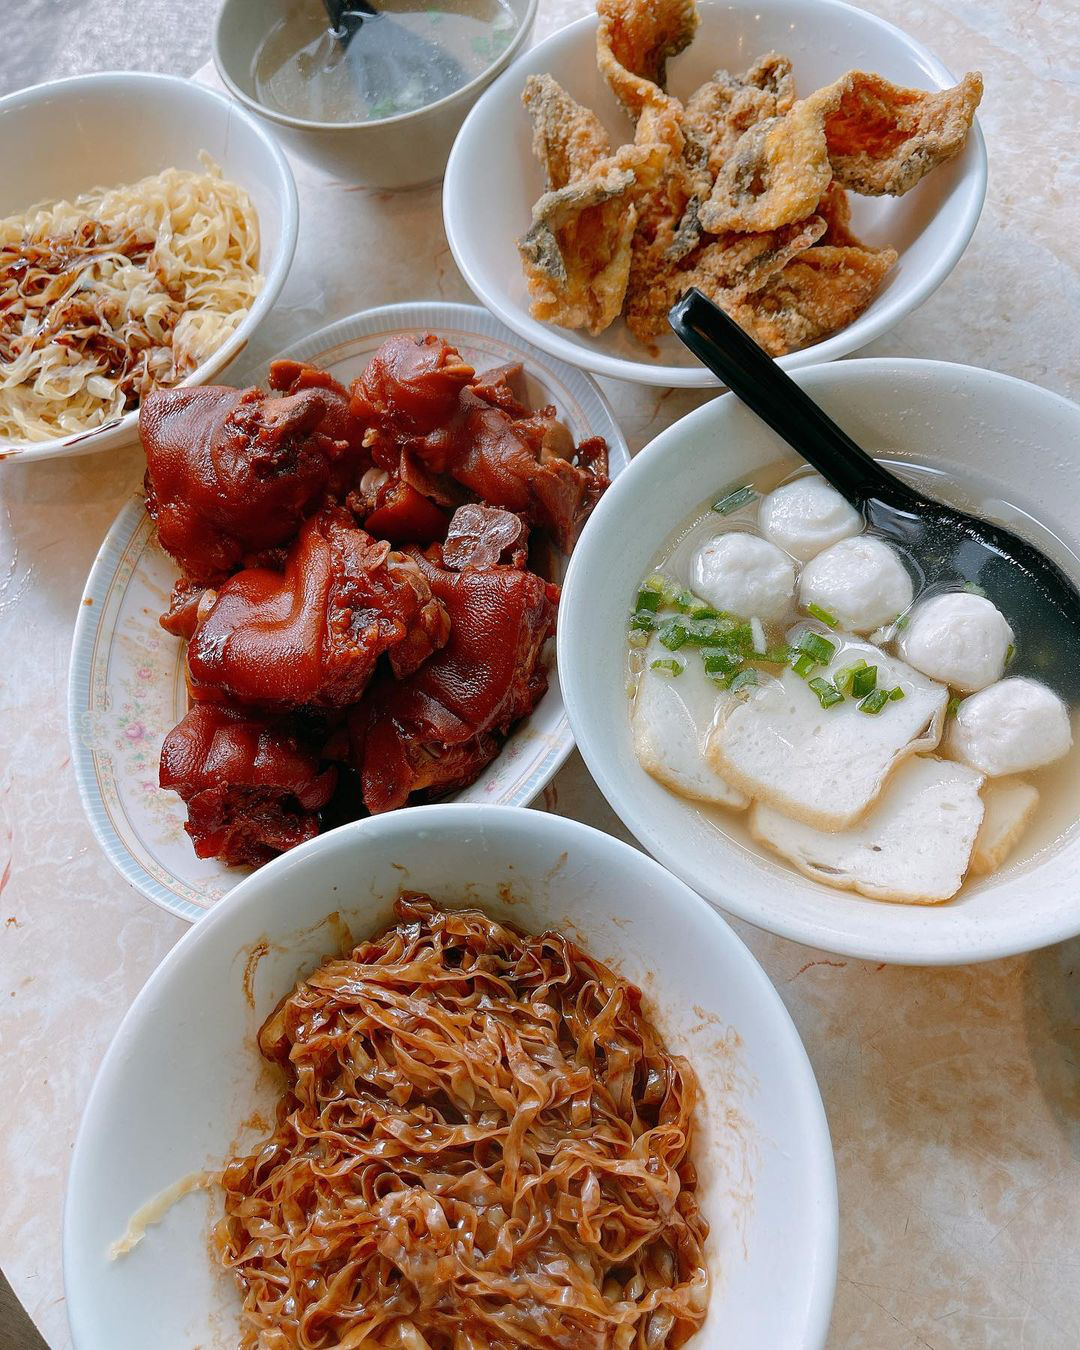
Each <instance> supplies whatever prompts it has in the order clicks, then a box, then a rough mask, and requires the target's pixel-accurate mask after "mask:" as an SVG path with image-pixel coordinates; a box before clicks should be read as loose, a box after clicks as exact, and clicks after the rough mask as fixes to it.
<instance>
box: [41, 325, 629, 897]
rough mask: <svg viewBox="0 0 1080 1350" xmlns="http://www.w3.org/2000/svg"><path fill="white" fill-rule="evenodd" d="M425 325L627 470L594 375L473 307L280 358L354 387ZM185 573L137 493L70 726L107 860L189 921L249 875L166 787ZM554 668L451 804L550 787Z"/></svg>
mask: <svg viewBox="0 0 1080 1350" xmlns="http://www.w3.org/2000/svg"><path fill="white" fill-rule="evenodd" d="M418 330H426V331H434V332H437V333H439V334H440V336H442V337H445V338H446V339H447V341H449V342H451V343H452V344H453V345H454V346H456V347H457V348H458V350H459V351H461V353H462V355H463V356H464V357H465V358H466V360H468V361H469V362H470V363H472V364H473V365H475V366H476V367H477V369H481V370H483V369H488V368H490V367H492V366H496V365H501V364H503V363H505V362H508V361H521V362H522V364H523V365H524V367H525V372H526V381H527V385H528V392H529V398H530V402H531V404H532V406H534V407H539V406H541V405H543V404H546V403H554V404H555V405H556V407H557V408H558V410H559V414H560V416H561V417H562V419H563V420H564V421H565V422H566V424H567V426H568V427H569V429H570V432H571V434H572V435H573V437H574V440H575V441H581V440H583V439H584V438H586V437H587V436H603V437H604V438H605V439H606V440H607V442H608V446H609V451H610V471H611V474H612V475H615V474H617V473H619V472H620V470H622V469H623V468H625V466H626V464H627V463H628V462H629V458H630V456H629V451H628V449H627V445H626V441H625V439H624V437H623V435H622V433H621V431H620V430H619V427H618V425H617V423H616V421H615V418H614V416H613V414H612V411H611V408H610V406H609V405H608V403H607V400H606V399H605V398H604V396H603V394H602V393H601V392H600V390H599V388H598V387H597V385H596V383H595V382H594V381H593V379H592V378H591V377H590V376H588V375H586V374H585V373H584V372H583V371H580V370H576V369H574V368H573V367H572V366H569V365H566V364H564V363H563V362H561V361H559V360H558V359H556V358H554V357H551V356H548V355H546V354H544V353H543V352H541V351H539V350H538V349H537V348H535V347H533V346H532V345H531V344H529V343H528V342H525V341H524V340H523V339H521V338H519V337H517V336H516V335H515V334H514V333H512V332H511V331H510V330H509V329H508V328H505V327H504V326H503V325H502V324H500V323H499V322H498V321H497V320H495V319H494V318H492V316H491V315H489V314H488V313H487V311H486V310H483V309H480V308H478V307H476V306H473V305H458V304H444V303H437V302H430V303H429V302H416V303H411V304H404V305H386V306H382V307H380V308H378V309H373V310H367V311H365V312H364V313H361V314H356V315H352V316H351V317H349V318H346V319H341V320H339V321H338V322H336V323H333V324H331V325H329V326H328V327H326V328H323V329H320V330H319V331H318V332H316V333H313V334H312V335H311V336H310V337H306V338H304V339H302V340H301V341H299V342H296V343H294V344H292V345H291V346H290V347H289V348H287V349H286V350H285V351H283V352H282V353H280V355H281V356H283V357H288V358H292V359H296V360H305V361H311V362H313V363H314V364H317V365H321V366H323V367H325V368H326V369H328V370H329V371H330V372H331V373H332V374H333V375H335V376H336V377H337V378H338V379H339V380H342V381H343V382H345V383H348V381H350V380H352V379H354V378H355V377H356V376H357V375H358V374H359V373H360V372H361V371H362V370H363V368H364V366H365V365H366V364H367V362H368V360H369V359H370V357H371V356H372V354H373V353H374V352H375V350H376V348H377V347H378V346H379V345H380V344H381V343H382V342H384V341H385V340H386V339H387V338H389V337H392V336H394V335H395V334H398V333H402V332H415V331H418ZM264 376H265V365H261V366H260V367H258V368H256V369H251V368H245V369H242V370H241V371H240V372H239V373H238V375H237V378H236V383H237V384H238V385H243V384H249V383H257V382H259V381H260V380H261V379H262V378H263V377H264ZM176 575H177V571H176V565H175V563H173V561H172V560H171V559H170V558H169V557H168V556H167V554H165V553H164V552H163V550H162V549H161V548H160V546H159V544H158V542H157V534H156V531H155V529H154V525H153V522H152V521H151V520H150V518H149V517H148V516H147V514H146V511H145V508H144V505H143V496H142V492H141V490H140V491H136V492H133V494H132V496H131V498H130V499H129V500H128V501H127V502H126V503H125V505H124V506H123V508H122V509H121V511H120V513H119V515H118V516H117V517H116V520H115V521H114V522H113V524H112V527H111V528H110V530H109V532H108V534H107V535H106V536H105V539H104V541H103V543H102V545H101V548H100V550H99V551H98V555H97V558H96V559H95V562H94V565H93V567H92V568H91V571H90V575H89V577H88V578H87V582H86V589H85V590H84V592H83V597H82V602H81V604H80V607H79V615H78V619H77V622H76V626H75V636H74V641H73V645H72V653H71V671H70V678H69V684H68V719H69V731H70V736H71V753H72V763H73V764H74V767H75V775H76V779H77V781H78V785H79V792H80V795H81V797H82V802H83V806H84V808H85V810H86V814H87V817H88V819H89V821H90V826H91V828H92V829H93V831H94V834H95V836H96V837H97V840H98V842H99V843H100V845H101V847H102V849H103V850H104V852H105V855H106V857H108V859H109V861H110V862H111V863H112V864H113V866H114V867H115V868H116V869H117V871H118V872H119V873H120V874H121V876H123V877H124V879H125V880H126V881H128V882H130V883H131V885H133V886H134V887H136V888H137V889H138V890H140V891H142V893H143V894H144V895H146V896H148V897H149V899H151V900H153V901H154V902H155V903H157V904H159V905H161V906H162V907H163V908H165V909H167V910H170V911H171V912H172V913H174V914H178V915H179V916H180V917H181V918H183V919H187V920H188V921H189V922H191V921H194V920H196V919H198V918H199V916H200V915H201V914H204V913H205V912H206V911H207V910H208V909H209V908H211V907H212V906H213V905H214V904H215V903H216V902H217V901H218V900H220V899H221V898H222V897H223V896H224V895H226V894H227V893H228V892H229V891H230V890H231V889H232V887H233V886H235V885H236V883H237V882H238V881H240V880H241V879H242V878H243V877H244V876H245V875H246V874H247V869H245V868H239V867H227V866H225V865H224V864H223V863H220V862H218V861H216V860H214V859H200V858H197V857H196V856H195V852H194V850H193V848H192V846H191V841H190V840H189V839H188V837H187V835H186V834H185V832H184V820H185V818H186V812H185V809H184V804H183V802H182V801H181V800H180V798H179V797H177V796H176V795H175V794H173V793H171V792H165V791H163V790H162V789H161V788H160V787H159V786H158V757H159V754H160V751H161V743H162V741H163V740H164V738H165V736H166V734H167V733H168V732H169V730H170V729H171V728H172V727H173V726H174V725H175V724H176V723H177V722H178V721H179V720H180V718H181V717H183V715H184V713H185V712H186V710H187V706H188V698H187V689H186V684H185V680H184V644H183V642H181V641H180V640H179V639H177V638H174V637H172V636H171V635H170V634H168V633H166V632H165V630H164V629H163V628H161V627H160V625H159V624H158V616H159V615H160V614H161V613H162V611H163V610H164V609H165V607H166V605H167V603H168V599H169V593H170V591H171V590H172V585H173V582H174V580H175V579H176ZM548 674H549V681H550V685H549V688H548V691H547V693H546V694H545V695H544V697H543V698H542V699H541V700H540V702H539V703H538V704H537V706H536V708H535V709H534V710H533V712H532V713H531V714H530V715H529V716H528V717H526V718H524V719H523V720H522V721H521V722H519V723H518V725H517V726H516V727H515V728H514V730H513V732H512V733H511V735H510V736H509V737H508V738H507V741H506V744H505V745H504V746H503V748H502V750H501V751H500V753H499V755H498V756H497V758H496V759H495V760H493V761H492V763H491V764H489V765H488V766H487V768H486V769H485V770H484V772H483V773H482V774H481V775H480V777H479V778H478V779H477V780H476V782H475V783H473V784H471V785H470V786H469V787H467V788H464V789H462V790H461V791H460V792H458V793H456V794H454V795H453V800H456V801H465V802H491V803H496V804H502V805H510V806H527V805H528V804H529V802H531V801H532V800H533V798H534V797H535V796H536V795H537V794H538V793H539V792H540V791H542V789H543V788H544V787H545V786H546V785H547V783H548V782H549V781H550V780H551V778H552V777H553V776H554V774H555V773H556V772H557V770H558V769H559V768H560V766H561V765H562V764H563V762H564V761H565V759H566V757H567V755H568V754H569V753H570V751H571V749H572V748H573V737H572V736H571V734H570V728H569V725H568V723H567V720H566V714H565V711H564V709H563V701H562V693H561V691H560V689H559V681H558V675H557V672H556V670H555V665H554V652H553V651H552V656H551V661H550V666H549V672H548Z"/></svg>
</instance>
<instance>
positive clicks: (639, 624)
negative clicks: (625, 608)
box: [630, 609, 656, 633]
mask: <svg viewBox="0 0 1080 1350" xmlns="http://www.w3.org/2000/svg"><path fill="white" fill-rule="evenodd" d="M655 627H656V615H655V614H650V613H649V611H648V610H647V609H639V610H638V611H637V613H635V614H631V615H630V631H631V633H635V632H637V633H651V632H652V630H653V629H654V628H655Z"/></svg>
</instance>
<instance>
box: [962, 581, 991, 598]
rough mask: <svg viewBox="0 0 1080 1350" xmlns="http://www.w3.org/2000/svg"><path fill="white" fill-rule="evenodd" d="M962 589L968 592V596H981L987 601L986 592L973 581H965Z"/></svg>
mask: <svg viewBox="0 0 1080 1350" xmlns="http://www.w3.org/2000/svg"><path fill="white" fill-rule="evenodd" d="M962 589H963V590H965V591H967V593H968V595H981V596H982V598H983V599H984V600H985V599H986V592H985V591H984V590H983V588H982V587H981V586H976V585H975V583H974V582H973V581H965V582H964V585H963V588H962Z"/></svg>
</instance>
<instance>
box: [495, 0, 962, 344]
mask: <svg viewBox="0 0 1080 1350" xmlns="http://www.w3.org/2000/svg"><path fill="white" fill-rule="evenodd" d="M597 13H598V16H599V24H598V28H597V39H596V43H597V65H598V67H599V69H600V73H601V74H602V75H603V77H604V79H605V80H606V81H607V83H608V85H609V87H610V88H611V91H612V93H613V94H614V95H615V98H616V99H617V101H618V103H619V104H620V106H621V107H622V109H623V111H624V112H625V113H626V114H627V116H628V117H629V118H630V119H631V120H632V121H633V122H634V124H635V131H634V139H633V142H632V144H630V145H629V146H624V147H623V148H622V150H621V151H620V150H615V151H612V150H611V147H610V141H609V139H608V136H607V133H606V131H605V130H604V128H603V126H602V124H601V123H600V122H599V120H598V119H597V118H596V116H595V115H594V114H593V113H592V112H591V111H590V110H589V109H587V108H582V107H581V106H580V105H578V104H576V103H575V102H574V101H573V99H572V98H571V97H570V95H569V94H568V93H566V91H564V90H562V89H560V88H559V86H558V85H556V84H555V82H554V80H552V79H551V77H550V76H541V77H536V76H533V77H530V79H529V81H528V83H527V85H526V91H525V94H524V101H525V103H526V105H527V106H528V107H529V111H530V113H531V115H532V117H533V122H534V140H533V144H534V150H535V152H536V154H537V157H538V158H539V159H540V161H541V163H542V164H543V165H544V168H545V172H546V174H547V177H548V189H549V190H548V192H546V193H545V195H544V196H543V197H541V198H540V200H539V201H538V202H537V204H536V206H535V207H534V210H533V223H532V226H531V228H530V229H529V232H528V233H527V234H526V235H525V236H524V237H523V238H522V239H521V240H520V241H519V245H518V247H519V250H520V252H521V256H522V262H523V266H524V269H525V275H526V278H527V281H528V288H529V295H530V301H531V313H532V315H533V317H534V318H538V319H542V320H545V321H547V322H550V323H556V324H559V325H560V326H561V327H564V328H571V329H573V328H584V329H587V331H588V332H589V333H591V334H593V335H594V336H595V335H597V334H599V333H601V332H603V331H605V330H606V329H607V328H608V327H609V326H610V325H611V324H612V323H613V322H614V321H615V319H616V318H618V317H619V315H620V314H621V315H622V316H623V318H625V320H626V323H627V327H628V328H629V330H630V332H631V333H632V334H633V335H634V336H635V337H636V338H638V339H639V341H641V342H642V343H643V345H644V346H645V347H646V348H647V349H648V350H649V351H650V352H651V353H652V354H653V355H654V356H655V355H658V351H659V349H658V348H657V347H656V345H655V340H656V338H658V337H659V336H661V335H662V334H664V333H666V332H667V313H668V310H669V309H670V307H671V305H672V304H673V303H674V302H675V301H676V300H677V299H678V298H679V296H680V295H681V294H682V293H683V292H684V291H685V290H686V289H687V288H688V287H690V286H697V287H698V288H699V289H700V290H702V291H703V292H704V293H705V294H706V295H707V296H709V298H710V299H712V300H713V301H714V302H715V303H716V304H718V305H720V306H721V308H723V309H724V310H726V311H727V312H728V313H729V314H730V315H732V317H733V318H735V319H736V320H737V321H738V322H739V323H740V324H741V325H742V326H743V327H744V328H745V329H746V330H747V331H748V332H750V333H751V334H752V335H753V336H754V337H755V338H756V339H757V340H758V341H759V342H761V343H762V345H763V346H764V347H765V348H766V349H767V350H768V351H769V352H771V353H772V354H773V355H776V356H781V355H784V354H785V353H787V352H791V351H796V350H798V349H799V348H800V347H805V346H808V345H810V344H812V343H815V342H819V341H821V340H822V339H823V338H825V337H828V336H829V334H830V333H833V332H836V331H837V330H839V329H841V328H844V327H846V326H847V325H848V324H850V323H851V322H853V321H854V320H855V319H856V318H858V316H859V315H860V314H861V313H862V312H863V310H865V309H866V307H867V305H869V304H870V302H871V301H872V300H873V298H874V296H875V295H876V293H877V291H878V290H879V289H880V287H881V285H882V283H883V281H884V279H885V277H886V275H887V274H888V272H889V269H890V268H891V267H892V265H893V263H894V262H895V261H896V258H897V254H896V252H895V251H894V250H893V249H890V248H878V249H871V248H867V247H864V246H863V245H862V244H861V243H860V241H859V240H858V239H857V238H856V237H855V236H854V234H852V232H851V229H850V219H851V216H850V206H849V204H848V202H847V198H846V195H845V189H850V190H852V191H855V192H859V193H862V194H865V195H871V196H877V195H881V194H888V195H892V196H899V195H901V194H902V193H904V192H907V191H908V190H909V189H910V188H912V187H914V186H915V184H916V183H918V182H919V181H920V179H922V178H923V177H924V176H925V175H926V174H927V173H929V172H930V171H931V170H933V169H934V168H936V167H937V166H938V165H940V164H943V163H945V162H946V161H947V160H949V159H951V158H952V157H953V156H955V155H956V154H958V153H959V152H960V150H961V149H962V148H963V146H964V144H965V142H966V139H967V135H968V132H969V131H970V129H971V124H972V119H973V118H974V115H975V109H976V107H977V106H978V103H979V100H980V98H981V96H982V79H981V77H980V76H979V75H978V74H969V75H966V76H965V77H964V79H963V80H962V81H961V82H960V84H958V85H957V86H956V87H955V88H953V89H947V90H942V91H925V90H919V89H904V88H901V87H900V86H897V85H893V84H890V83H889V81H887V80H884V79H882V77H881V76H879V75H873V74H868V73H866V72H864V71H858V70H855V71H849V72H848V73H847V74H846V75H843V76H841V78H840V79H838V80H836V81H835V82H834V83H833V84H831V85H827V86H825V87H824V88H822V89H818V90H815V91H814V92H812V93H811V94H809V95H808V96H807V97H805V98H803V99H798V100H797V99H796V91H795V81H794V77H793V75H792V69H791V62H790V60H789V59H788V58H787V57H786V56H784V55H782V54H780V53H778V52H768V53H766V54H765V55H763V56H761V57H759V58H758V59H757V60H756V61H755V62H754V63H753V64H752V65H751V66H750V67H749V68H748V69H747V70H746V71H745V72H743V73H742V74H734V75H733V74H731V73H729V72H728V71H725V70H719V71H717V72H716V73H715V74H714V75H713V77H712V78H711V79H710V80H708V81H706V83H705V84H703V85H701V86H700V88H698V89H697V90H695V91H694V92H693V93H692V94H691V95H690V96H689V98H688V99H687V100H686V102H685V104H684V103H683V102H681V101H680V100H679V99H677V98H675V97H674V96H673V95H672V94H670V93H669V92H668V91H667V89H666V87H665V80H666V75H667V64H668V62H669V60H671V59H672V58H673V57H675V56H677V55H678V54H679V53H680V52H681V51H683V50H684V49H685V48H686V47H687V45H688V44H689V43H690V42H691V40H692V39H693V37H694V34H695V32H696V31H697V27H698V14H697V7H696V3H695V0H599V3H598V5H597ZM543 81H549V82H550V85H549V86H547V87H546V88H547V92H546V93H545V95H544V97H543V99H541V98H540V97H539V96H538V93H537V91H538V89H540V88H541V87H543V86H542V83H541V82H543ZM551 86H553V87H554V90H557V91H558V97H556V96H555V94H554V90H552V89H551ZM556 126H557V127H558V128H559V130H558V131H554V130H553V128H555V127H556ZM601 144H602V145H603V152H602V154H601V153H600V152H599V151H598V150H597V148H596V147H598V146H599V145H601ZM580 147H585V149H586V151H587V152H588V153H586V154H584V155H583V154H581V153H578V152H579V150H580ZM556 164H557V165H558V166H559V167H560V169H561V171H562V174H563V181H561V182H559V183H558V184H555V183H554V182H553V181H552V180H553V174H552V166H553V165H556ZM821 222H824V228H822V224H821ZM757 240H760V241H761V242H760V244H758V243H757V242H755V241H757ZM819 249H830V250H831V252H830V253H829V254H827V255H825V256H823V257H821V258H818V257H816V256H813V255H814V254H815V253H816V251H817V250H819ZM740 260H745V262H746V267H745V270H744V271H739V264H740ZM800 261H805V266H804V267H799V266H798V264H799V263H800Z"/></svg>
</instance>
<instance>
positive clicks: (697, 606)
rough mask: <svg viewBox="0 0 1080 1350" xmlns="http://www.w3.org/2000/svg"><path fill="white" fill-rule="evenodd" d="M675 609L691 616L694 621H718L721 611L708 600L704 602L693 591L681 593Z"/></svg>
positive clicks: (676, 600)
mask: <svg viewBox="0 0 1080 1350" xmlns="http://www.w3.org/2000/svg"><path fill="white" fill-rule="evenodd" d="M675 608H676V609H681V610H682V612H683V613H684V614H689V615H690V617H691V618H692V619H718V618H719V617H720V611H719V610H718V609H714V608H713V607H712V605H710V604H709V602H708V601H707V600H702V598H701V597H700V596H699V595H695V594H694V592H693V591H681V592H680V593H679V595H678V596H676V598H675Z"/></svg>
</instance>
